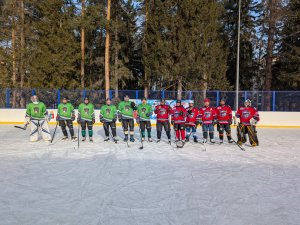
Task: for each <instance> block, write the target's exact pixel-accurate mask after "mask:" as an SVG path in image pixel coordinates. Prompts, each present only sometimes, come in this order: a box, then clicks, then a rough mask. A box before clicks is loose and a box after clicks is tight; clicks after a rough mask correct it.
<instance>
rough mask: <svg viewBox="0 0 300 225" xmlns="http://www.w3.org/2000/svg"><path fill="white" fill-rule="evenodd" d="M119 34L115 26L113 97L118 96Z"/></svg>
mask: <svg viewBox="0 0 300 225" xmlns="http://www.w3.org/2000/svg"><path fill="white" fill-rule="evenodd" d="M118 42H119V36H118V27H117V26H115V43H116V49H115V50H116V52H115V71H114V72H115V73H114V75H115V98H118V97H119V67H118V64H119V46H118Z"/></svg>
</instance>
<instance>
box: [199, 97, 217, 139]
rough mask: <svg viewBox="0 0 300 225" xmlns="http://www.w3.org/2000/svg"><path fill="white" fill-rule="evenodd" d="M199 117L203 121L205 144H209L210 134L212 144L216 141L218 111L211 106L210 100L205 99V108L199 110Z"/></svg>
mask: <svg viewBox="0 0 300 225" xmlns="http://www.w3.org/2000/svg"><path fill="white" fill-rule="evenodd" d="M199 116H200V118H201V119H202V131H203V143H206V142H207V137H208V132H209V138H210V142H211V143H212V144H214V143H215V141H214V124H215V122H216V110H215V108H214V107H211V106H210V100H209V99H208V98H206V99H204V106H203V107H202V108H200V109H199Z"/></svg>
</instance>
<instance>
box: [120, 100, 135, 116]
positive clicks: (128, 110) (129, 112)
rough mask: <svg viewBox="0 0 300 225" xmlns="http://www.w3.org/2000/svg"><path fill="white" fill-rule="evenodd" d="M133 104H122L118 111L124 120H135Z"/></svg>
mask: <svg viewBox="0 0 300 225" xmlns="http://www.w3.org/2000/svg"><path fill="white" fill-rule="evenodd" d="M131 103H132V102H130V101H128V102H126V101H122V102H120V104H119V107H118V110H119V112H120V113H121V115H122V119H133V111H134V110H135V109H133V108H132V107H131ZM134 108H135V107H134Z"/></svg>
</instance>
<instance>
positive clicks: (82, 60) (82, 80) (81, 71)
mask: <svg viewBox="0 0 300 225" xmlns="http://www.w3.org/2000/svg"><path fill="white" fill-rule="evenodd" d="M84 10H85V8H84V0H82V2H81V19H82V22H83V19H84ZM84 46H85V33H84V26H83V24H82V25H81V70H80V79H81V87H82V88H84V87H85V84H84V75H85V73H84V62H85V51H84V50H85V49H84Z"/></svg>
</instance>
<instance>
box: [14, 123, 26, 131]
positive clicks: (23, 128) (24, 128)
mask: <svg viewBox="0 0 300 225" xmlns="http://www.w3.org/2000/svg"><path fill="white" fill-rule="evenodd" d="M27 126H28V123H26V124H25V125H24V127H20V126H14V127H15V128H19V129H22V130H26V129H27Z"/></svg>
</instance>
